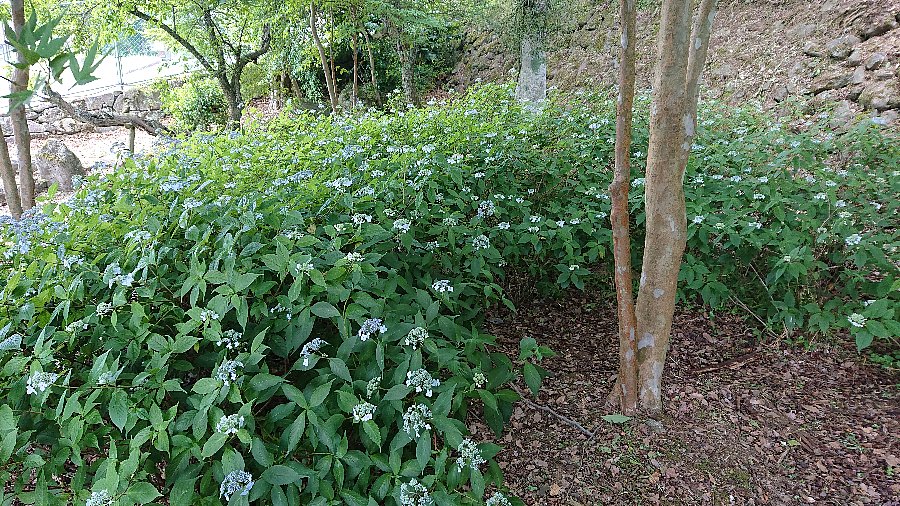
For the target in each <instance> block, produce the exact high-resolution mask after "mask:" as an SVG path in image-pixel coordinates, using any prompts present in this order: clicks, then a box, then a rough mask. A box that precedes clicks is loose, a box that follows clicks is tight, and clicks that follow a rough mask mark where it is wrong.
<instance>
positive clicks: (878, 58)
mask: <svg viewBox="0 0 900 506" xmlns="http://www.w3.org/2000/svg"><path fill="white" fill-rule="evenodd" d="M886 61H887V55H886V54H884V53H882V52H880V51H879V52H877V53H872V55H871V56H869V57H868V58H866V70H875V69H877V68H881V66H882V65H884V64H885V62H886Z"/></svg>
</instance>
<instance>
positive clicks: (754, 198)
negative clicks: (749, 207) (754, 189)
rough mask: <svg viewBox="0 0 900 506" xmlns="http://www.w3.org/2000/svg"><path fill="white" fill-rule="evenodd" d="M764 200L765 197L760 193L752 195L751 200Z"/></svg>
mask: <svg viewBox="0 0 900 506" xmlns="http://www.w3.org/2000/svg"><path fill="white" fill-rule="evenodd" d="M765 199H766V196H765V195H763V194H762V193H754V194H753V200H765Z"/></svg>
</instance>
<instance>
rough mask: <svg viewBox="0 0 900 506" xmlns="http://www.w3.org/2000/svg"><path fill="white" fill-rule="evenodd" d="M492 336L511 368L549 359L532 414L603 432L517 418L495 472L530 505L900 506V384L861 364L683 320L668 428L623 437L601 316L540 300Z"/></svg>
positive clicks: (645, 427)
mask: <svg viewBox="0 0 900 506" xmlns="http://www.w3.org/2000/svg"><path fill="white" fill-rule="evenodd" d="M488 322H489V324H488V330H489V331H490V332H492V333H494V334H495V335H497V336H498V337H499V341H500V343H501V348H502V349H503V350H504V351H506V352H508V353H509V354H510V355H511V356H515V355H516V353H517V349H518V342H519V340H520V339H521V338H522V337H525V336H531V337H534V338H536V339H537V340H538V342H539V343H541V344H545V345H549V346H550V347H552V348H553V349H554V350H555V351H556V353H557V354H558V355H557V356H556V357H554V358H552V359H549V360H545V362H544V364H543V365H544V366H545V367H546V368H547V369H549V370H550V371H551V376H550V377H548V378H546V380H545V382H544V386H543V388H542V390H541V392H540V395H539V396H538V398H537V399H536V400H535V402H536V403H537V405H539V406H543V407H547V408H550V409H552V410H553V411H555V412H556V413H558V414H560V415H564V416H566V417H568V418H570V419H572V420H574V421H577V422H578V423H579V424H580V425H582V426H583V427H585V428H587V430H588V431H590V432H594V435H593V436H590V437H589V436H587V435H585V434H583V433H582V432H580V431H579V430H578V429H577V428H576V427H574V426H573V425H570V424H567V423H565V422H563V421H561V420H560V418H559V417H557V416H555V414H554V413H551V412H548V411H545V410H542V409H539V408H538V407H536V406H537V405H530V406H529V405H527V404H525V403H523V402H519V403H517V405H516V407H515V409H514V413H513V417H512V420H511V421H510V424H509V426H508V428H507V430H506V432H505V433H504V434H503V435H502V436H500V438H499V441H498V443H499V444H501V445H502V446H503V447H504V451H503V452H501V453H500V455H498V457H497V459H498V462H499V464H500V466H501V467H502V468H503V470H504V474H505V475H506V482H507V484H508V485H509V486H510V488H511V490H512V492H514V493H515V494H516V495H518V496H519V497H521V498H522V499H523V500H524V501H525V503H526V504H529V505H596V504H604V505H610V504H623V505H624V504H628V505H632V504H729V505H730V504H752V505H757V504H773V505H787V504H829V505H830V504H835V505H856V504H876V505H900V388H898V379H900V378H898V375H897V374H896V373H891V372H889V371H886V370H884V369H882V368H879V367H878V366H875V365H870V364H865V363H864V362H863V360H862V359H861V358H860V357H859V356H858V355H857V354H856V353H855V351H854V350H853V349H850V348H846V349H845V348H843V347H840V346H834V345H825V344H820V345H817V346H815V347H813V349H810V350H807V349H803V348H801V347H791V346H789V345H785V344H783V343H780V342H774V340H772V342H762V343H760V342H759V341H758V340H757V339H755V338H754V337H753V334H752V328H751V326H750V325H749V324H747V323H746V322H745V321H744V320H743V319H742V317H741V316H740V315H723V314H717V315H716V316H715V318H711V317H709V316H708V315H704V314H698V313H680V314H677V315H676V318H675V325H674V327H673V342H672V348H671V351H670V354H669V361H668V363H667V365H666V373H665V386H664V388H665V391H666V400H667V404H666V413H665V415H664V416H663V417H662V418H661V419H660V422H661V425H660V424H658V423H653V422H652V421H650V422H648V421H646V420H637V419H635V420H632V421H630V422H628V423H626V424H623V425H616V424H613V423H610V422H607V421H605V420H603V418H602V416H603V415H605V414H608V412H606V411H605V410H604V404H605V400H606V397H607V394H608V392H609V391H610V388H611V386H612V381H613V379H614V374H615V371H616V366H617V361H618V359H617V356H616V352H617V349H618V345H617V341H616V320H615V312H614V309H613V308H612V307H611V306H610V305H609V303H608V302H607V301H605V300H601V297H600V296H599V295H593V296H592V295H591V294H571V295H570V296H569V297H567V298H565V299H563V300H536V301H532V302H530V303H528V304H525V305H520V307H519V311H518V313H515V314H513V313H504V314H499V313H498V314H495V315H492V316H491V317H490V318H489V319H488ZM521 388H522V389H523V391H524V390H525V386H524V384H522V385H521ZM470 426H471V428H472V429H473V431H474V432H475V433H476V435H477V436H478V437H480V438H482V439H497V438H495V436H493V433H492V432H491V431H490V430H489V429H488V428H487V427H486V426H485V425H484V424H483V423H482V422H481V421H480V420H478V418H477V417H473V419H472V420H471V421H470Z"/></svg>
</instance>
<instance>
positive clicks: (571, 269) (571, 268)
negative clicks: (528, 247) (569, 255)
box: [569, 264, 581, 272]
mask: <svg viewBox="0 0 900 506" xmlns="http://www.w3.org/2000/svg"><path fill="white" fill-rule="evenodd" d="M580 268H581V266H580V265H578V264H572V265H570V266H569V272H571V271H577V270H578V269H580Z"/></svg>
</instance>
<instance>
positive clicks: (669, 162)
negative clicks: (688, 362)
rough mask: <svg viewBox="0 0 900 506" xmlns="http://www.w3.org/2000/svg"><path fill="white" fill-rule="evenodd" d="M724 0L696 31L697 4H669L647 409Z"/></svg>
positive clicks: (642, 318) (647, 330) (657, 152)
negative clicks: (710, 52) (705, 78)
mask: <svg viewBox="0 0 900 506" xmlns="http://www.w3.org/2000/svg"><path fill="white" fill-rule="evenodd" d="M715 3H716V0H702V2H701V4H700V9H699V12H698V14H697V19H696V22H695V28H694V34H693V35H692V34H691V32H690V24H691V2H690V1H689V0H665V1H664V2H663V4H662V22H661V24H660V34H659V45H658V48H659V57H658V59H657V62H658V63H657V70H656V78H655V83H654V97H653V104H652V109H651V114H650V147H649V150H648V153H647V175H646V180H645V190H644V201H645V206H646V237H645V242H644V257H643V265H642V269H641V282H640V291H639V293H638V298H637V305H636V316H637V338H638V346H637V347H638V367H639V371H638V378H639V384H640V385H639V398H640V405H641V408H642V409H643V410H644V411H646V412H647V413H650V414H654V413H658V412H660V411H661V410H662V375H663V365H664V364H665V359H666V353H667V352H668V349H669V338H670V335H671V331H672V319H673V315H674V313H675V296H676V291H677V288H678V273H679V270H680V267H681V258H682V254H683V253H684V248H685V243H686V240H687V219H686V217H685V203H684V187H683V183H682V180H683V178H684V170H685V168H686V166H687V161H688V157H689V156H690V151H691V144H692V142H693V138H694V133H695V129H696V116H697V107H696V104H697V102H696V98H694V97H696V96H697V94H698V81H699V76H700V72H701V71H702V69H703V65H704V63H705V60H706V50H707V48H708V45H709V35H710V31H711V28H712V20H713V17H714V9H715Z"/></svg>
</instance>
